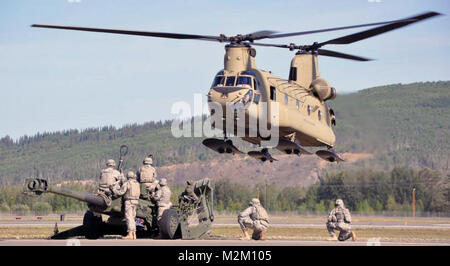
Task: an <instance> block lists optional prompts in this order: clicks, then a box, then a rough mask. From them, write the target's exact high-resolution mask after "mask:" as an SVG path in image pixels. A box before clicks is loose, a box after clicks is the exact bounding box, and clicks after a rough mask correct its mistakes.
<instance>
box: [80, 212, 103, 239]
mask: <svg viewBox="0 0 450 266" xmlns="http://www.w3.org/2000/svg"><path fill="white" fill-rule="evenodd" d="M83 230H84V236H85V237H86V238H87V239H98V238H99V237H101V236H102V235H103V233H102V217H97V216H95V215H94V213H92V212H91V211H87V212H86V213H85V214H84V218H83Z"/></svg>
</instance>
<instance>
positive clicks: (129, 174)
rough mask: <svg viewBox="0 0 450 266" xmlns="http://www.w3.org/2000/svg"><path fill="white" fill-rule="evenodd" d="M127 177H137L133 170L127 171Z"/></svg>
mask: <svg viewBox="0 0 450 266" xmlns="http://www.w3.org/2000/svg"><path fill="white" fill-rule="evenodd" d="M127 178H128V179H130V178H131V179H136V174H135V173H134V172H133V171H129V172H128V173H127Z"/></svg>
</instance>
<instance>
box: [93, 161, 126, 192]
mask: <svg viewBox="0 0 450 266" xmlns="http://www.w3.org/2000/svg"><path fill="white" fill-rule="evenodd" d="M115 167H116V162H115V161H114V160H113V159H109V160H108V161H106V168H105V169H103V170H102V172H101V174H100V182H99V188H98V192H99V193H102V194H104V195H106V196H107V197H108V198H109V199H111V197H112V191H111V189H110V187H111V185H114V184H117V183H120V182H122V183H123V182H125V181H126V179H125V177H124V176H123V175H122V174H121V173H120V172H119V171H117V170H116V169H114V168H115Z"/></svg>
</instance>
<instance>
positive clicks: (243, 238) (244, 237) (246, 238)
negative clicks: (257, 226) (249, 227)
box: [240, 231, 250, 240]
mask: <svg viewBox="0 0 450 266" xmlns="http://www.w3.org/2000/svg"><path fill="white" fill-rule="evenodd" d="M242 232H243V233H244V236H243V237H241V238H240V240H250V236H249V235H248V233H247V231H242Z"/></svg>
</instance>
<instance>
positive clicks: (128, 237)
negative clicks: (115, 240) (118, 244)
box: [122, 231, 134, 240]
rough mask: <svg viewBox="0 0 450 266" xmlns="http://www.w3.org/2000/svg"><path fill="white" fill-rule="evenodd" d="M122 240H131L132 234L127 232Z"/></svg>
mask: <svg viewBox="0 0 450 266" xmlns="http://www.w3.org/2000/svg"><path fill="white" fill-rule="evenodd" d="M122 239H123V240H133V239H134V238H133V232H132V231H128V235H127V236H125V237H122Z"/></svg>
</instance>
